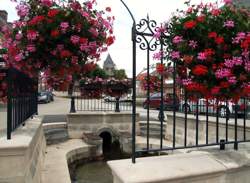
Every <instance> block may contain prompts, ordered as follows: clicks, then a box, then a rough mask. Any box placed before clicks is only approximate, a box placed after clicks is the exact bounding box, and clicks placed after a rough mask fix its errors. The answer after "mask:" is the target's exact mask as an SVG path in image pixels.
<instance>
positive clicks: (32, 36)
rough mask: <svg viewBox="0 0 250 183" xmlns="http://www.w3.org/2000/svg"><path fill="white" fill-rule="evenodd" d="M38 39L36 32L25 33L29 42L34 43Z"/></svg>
mask: <svg viewBox="0 0 250 183" xmlns="http://www.w3.org/2000/svg"><path fill="white" fill-rule="evenodd" d="M37 37H38V32H37V31H34V30H28V31H27V38H28V40H29V41H34V40H36V38H37Z"/></svg>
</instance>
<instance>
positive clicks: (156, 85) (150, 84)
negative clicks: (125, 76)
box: [140, 71, 161, 92]
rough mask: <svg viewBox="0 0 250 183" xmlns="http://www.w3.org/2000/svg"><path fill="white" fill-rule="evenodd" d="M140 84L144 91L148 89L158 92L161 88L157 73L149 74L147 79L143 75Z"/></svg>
mask: <svg viewBox="0 0 250 183" xmlns="http://www.w3.org/2000/svg"><path fill="white" fill-rule="evenodd" d="M158 72H159V71H158ZM140 84H141V88H142V89H143V90H145V91H147V90H148V89H149V91H150V92H157V91H158V92H159V91H160V89H161V79H160V77H159V76H157V75H149V81H148V77H147V75H146V76H144V77H143V79H142V80H141V82H140Z"/></svg>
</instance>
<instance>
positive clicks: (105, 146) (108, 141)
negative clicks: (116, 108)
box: [99, 131, 112, 156]
mask: <svg viewBox="0 0 250 183" xmlns="http://www.w3.org/2000/svg"><path fill="white" fill-rule="evenodd" d="M99 136H100V137H101V138H102V152H103V155H104V156H106V155H108V154H110V151H111V145H112V136H111V134H110V133H109V132H106V131H104V132H102V133H101V134H100V135H99Z"/></svg>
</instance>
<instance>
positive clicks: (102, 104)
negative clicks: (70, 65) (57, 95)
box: [71, 87, 132, 112]
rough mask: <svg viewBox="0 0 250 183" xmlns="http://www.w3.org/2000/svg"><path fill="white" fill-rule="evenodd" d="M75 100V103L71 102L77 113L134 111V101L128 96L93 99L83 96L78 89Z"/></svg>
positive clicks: (105, 96)
mask: <svg viewBox="0 0 250 183" xmlns="http://www.w3.org/2000/svg"><path fill="white" fill-rule="evenodd" d="M73 99H74V101H73V100H71V102H73V104H72V105H74V107H75V111H115V112H120V111H132V100H131V98H130V97H128V96H127V95H126V96H125V97H124V96H123V97H120V98H117V97H110V96H107V95H101V96H100V97H97V98H95V97H94V98H91V97H88V96H85V95H82V93H81V90H80V88H79V87H76V88H75V92H74V96H73ZM71 108H72V107H71ZM72 111H73V112H75V111H74V110H72Z"/></svg>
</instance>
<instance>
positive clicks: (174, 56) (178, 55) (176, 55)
mask: <svg viewBox="0 0 250 183" xmlns="http://www.w3.org/2000/svg"><path fill="white" fill-rule="evenodd" d="M171 58H173V59H178V58H180V52H178V51H173V52H172V53H171Z"/></svg>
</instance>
